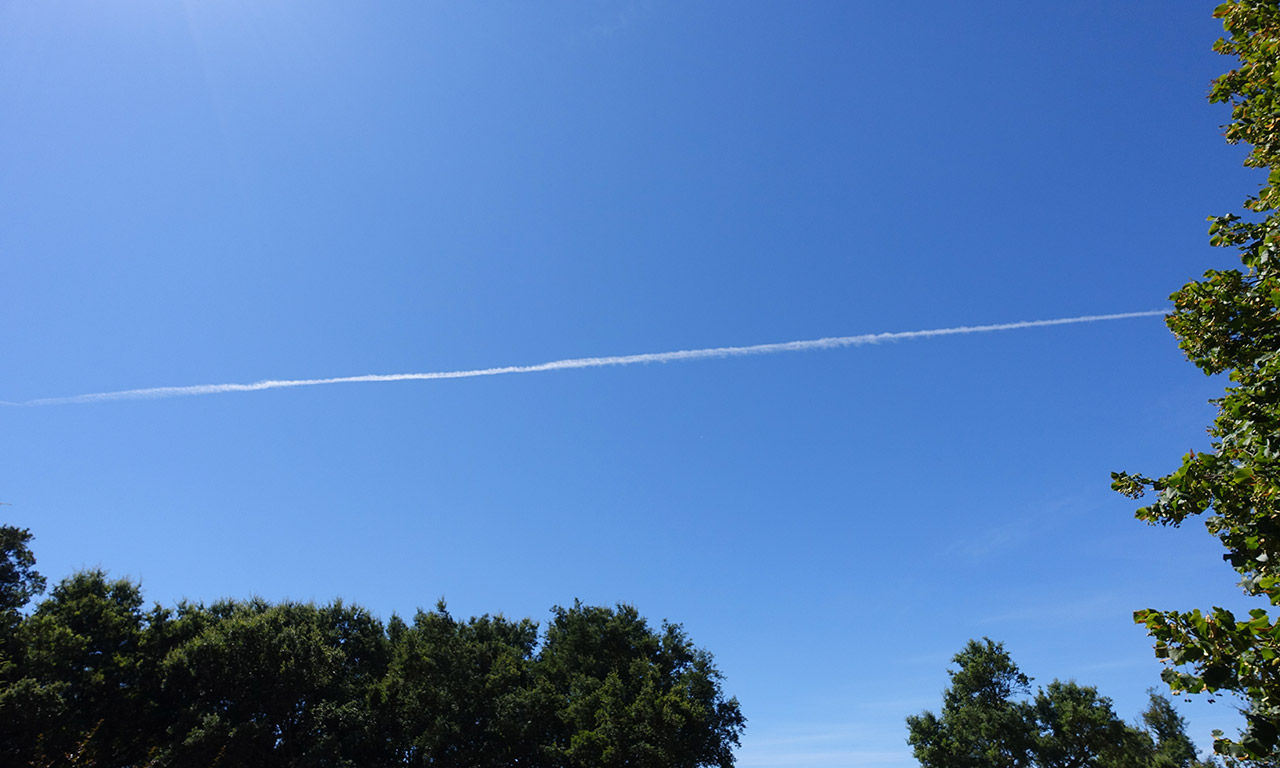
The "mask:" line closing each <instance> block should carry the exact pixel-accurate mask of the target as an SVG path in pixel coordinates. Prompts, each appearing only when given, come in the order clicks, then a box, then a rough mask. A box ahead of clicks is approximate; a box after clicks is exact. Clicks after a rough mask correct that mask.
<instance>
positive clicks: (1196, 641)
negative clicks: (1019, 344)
mask: <svg viewBox="0 0 1280 768" xmlns="http://www.w3.org/2000/svg"><path fill="white" fill-rule="evenodd" d="M1214 15H1215V16H1216V17H1218V18H1220V19H1222V22H1223V27H1224V29H1225V31H1226V35H1225V36H1224V37H1223V38H1222V39H1220V40H1218V42H1217V43H1216V44H1215V46H1214V50H1216V51H1218V52H1219V53H1221V54H1223V55H1228V56H1235V57H1236V58H1237V59H1238V61H1239V66H1238V67H1237V68H1236V69H1234V70H1232V71H1230V72H1228V73H1226V74H1225V75H1222V76H1221V77H1219V78H1218V79H1217V80H1215V81H1214V83H1213V85H1212V89H1211V91H1210V94H1209V100H1210V101H1211V102H1215V103H1226V104H1229V105H1230V106H1231V118H1232V119H1231V123H1230V124H1229V125H1227V126H1226V139H1227V141H1228V142H1230V143H1232V144H1235V143H1246V144H1249V145H1250V151H1249V154H1248V157H1247V159H1246V160H1245V165H1246V166H1249V167H1252V168H1260V169H1265V170H1268V171H1269V174H1268V176H1267V181H1266V183H1265V184H1263V185H1262V187H1261V189H1260V190H1259V191H1258V193H1257V194H1256V195H1254V196H1252V197H1250V198H1248V199H1247V200H1246V201H1245V202H1244V208H1245V211H1246V213H1245V216H1244V217H1241V216H1238V215H1235V214H1227V215H1224V216H1216V217H1213V218H1211V219H1210V222H1211V223H1210V226H1209V233H1210V243H1211V244H1213V245H1215V246H1220V247H1225V248H1234V249H1236V250H1237V251H1238V252H1239V258H1240V265H1241V266H1240V268H1236V269H1225V270H1209V271H1208V272H1206V273H1205V275H1204V277H1203V278H1202V279H1200V280H1197V281H1193V282H1191V283H1188V284H1187V285H1186V286H1184V287H1183V288H1182V289H1181V290H1179V291H1178V292H1177V293H1174V294H1173V296H1172V297H1171V298H1172V301H1173V305H1174V310H1173V312H1172V313H1171V314H1170V315H1169V317H1168V319H1167V322H1168V325H1169V328H1170V329H1171V330H1172V331H1173V332H1174V334H1175V335H1176V336H1177V338H1178V341H1179V345H1180V346H1181V348H1182V349H1183V351H1184V352H1185V353H1186V355H1187V357H1188V359H1190V360H1191V361H1192V362H1193V363H1194V364H1195V365H1196V366H1198V367H1199V368H1200V369H1201V370H1202V371H1204V372H1205V373H1206V374H1209V375H1213V374H1224V373H1225V374H1227V375H1228V377H1229V379H1230V381H1231V382H1232V383H1231V385H1230V386H1228V387H1227V389H1226V393H1225V395H1224V396H1223V397H1221V398H1218V399H1216V400H1214V401H1213V402H1214V403H1215V404H1216V406H1217V416H1216V418H1215V420H1214V424H1213V426H1212V427H1211V428H1210V430H1209V435H1210V437H1211V438H1212V445H1211V449H1210V450H1209V451H1206V452H1201V453H1197V452H1195V451H1191V452H1188V453H1187V454H1186V456H1184V457H1183V460H1182V465H1181V466H1180V467H1179V468H1178V469H1176V470H1174V471H1173V472H1171V473H1169V474H1168V475H1165V476H1164V477H1161V478H1157V479H1153V478H1150V477H1146V476H1143V475H1132V474H1128V473H1122V472H1121V473H1114V474H1113V476H1112V479H1113V481H1112V487H1113V488H1115V489H1116V490H1118V491H1120V492H1122V493H1125V494H1126V495H1129V496H1131V497H1134V498H1137V497H1140V496H1142V495H1143V493H1144V492H1145V491H1147V490H1150V491H1154V492H1155V500H1154V502H1153V503H1151V504H1150V505H1149V506H1145V507H1143V508H1141V509H1139V510H1138V511H1137V513H1136V514H1137V517H1138V518H1139V519H1141V520H1145V521H1147V522H1148V523H1152V524H1161V525H1174V526H1176V525H1179V524H1181V523H1182V522H1183V521H1185V520H1186V519H1187V518H1188V517H1191V516H1193V515H1200V514H1205V515H1206V518H1205V525H1206V527H1207V528H1208V529H1209V531H1210V532H1211V533H1213V534H1214V535H1215V536H1217V537H1218V539H1219V540H1221V542H1222V544H1223V546H1224V547H1225V548H1226V550H1227V553H1226V554H1225V555H1224V556H1223V557H1224V559H1225V560H1227V561H1228V562H1230V563H1231V565H1232V566H1233V567H1234V568H1235V569H1236V571H1237V572H1239V574H1240V576H1241V581H1240V586H1241V587H1242V588H1243V589H1244V591H1245V592H1246V593H1247V594H1250V595H1255V596H1258V597H1261V598H1265V599H1267V600H1268V601H1269V602H1270V604H1271V605H1277V604H1280V507H1278V505H1280V322H1277V321H1278V317H1277V310H1278V309H1280V215H1277V212H1276V209H1277V206H1278V205H1280V5H1278V3H1277V2H1276V0H1229V2H1226V3H1223V4H1222V5H1220V6H1218V8H1217V9H1216V10H1215V11H1214ZM1134 618H1135V620H1136V621H1137V622H1138V623H1140V624H1143V625H1145V627H1146V628H1147V631H1148V632H1149V633H1150V634H1151V635H1152V636H1153V637H1154V638H1155V639H1156V655H1157V657H1159V658H1161V659H1163V660H1165V661H1166V662H1167V663H1168V665H1169V666H1168V667H1166V669H1165V670H1164V672H1163V677H1164V679H1165V681H1166V682H1167V683H1168V684H1169V686H1170V688H1171V689H1172V690H1173V691H1175V692H1188V693H1201V692H1207V693H1210V694H1213V693H1216V692H1218V691H1232V692H1235V693H1238V694H1240V695H1242V696H1244V697H1245V698H1246V699H1247V701H1248V702H1249V710H1248V711H1247V712H1246V721H1247V722H1246V726H1245V729H1244V731H1243V732H1242V733H1241V735H1240V738H1239V739H1238V740H1229V739H1225V738H1220V739H1218V740H1217V741H1216V742H1215V744H1214V749H1215V751H1216V752H1218V753H1220V754H1223V755H1226V756H1229V757H1234V758H1260V757H1262V756H1264V755H1267V754H1270V753H1271V752H1272V751H1273V750H1275V749H1276V748H1277V746H1278V745H1280V621H1277V620H1276V619H1273V618H1272V616H1271V615H1270V614H1269V613H1268V612H1267V610H1266V609H1264V608H1256V609H1254V610H1251V611H1250V612H1249V616H1248V618H1240V617H1237V616H1235V615H1234V614H1233V613H1232V612H1231V611H1228V610H1225V609H1223V608H1214V609H1212V610H1211V611H1208V612H1207V613H1202V612H1201V611H1199V610H1193V611H1190V612H1180V611H1158V610H1143V611H1138V612H1137V613H1135V614H1134Z"/></svg>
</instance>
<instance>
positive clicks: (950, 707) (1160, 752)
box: [907, 638, 1201, 768]
mask: <svg viewBox="0 0 1280 768" xmlns="http://www.w3.org/2000/svg"><path fill="white" fill-rule="evenodd" d="M954 663H955V664H956V666H957V667H958V669H956V670H954V671H949V672H948V674H949V675H950V677H951V685H950V686H949V687H948V688H947V689H946V690H945V691H944V692H943V696H942V712H941V714H940V715H935V714H934V713H932V712H923V713H921V714H920V715H915V716H912V717H908V718H907V732H908V735H907V742H908V743H909V744H911V746H912V749H913V751H914V753H915V757H916V759H917V760H919V761H920V764H921V765H922V766H924V768H1197V767H1198V766H1200V765H1201V764H1200V763H1198V762H1197V761H1196V754H1195V747H1194V745H1192V744H1191V740H1190V739H1188V738H1187V735H1186V730H1185V726H1186V724H1185V722H1184V721H1183V720H1182V718H1180V717H1178V715H1177V712H1175V711H1174V709H1173V705H1172V704H1170V703H1169V701H1168V699H1165V698H1163V697H1161V696H1156V695H1154V694H1153V695H1152V696H1151V705H1150V707H1149V708H1148V709H1147V711H1145V712H1144V713H1143V714H1142V720H1143V722H1144V724H1145V725H1146V728H1139V727H1136V726H1131V725H1129V724H1127V723H1125V722H1124V721H1123V720H1121V719H1120V718H1119V717H1118V716H1116V713H1115V711H1114V710H1113V709H1112V706H1111V700H1110V699H1108V698H1107V697H1105V696H1100V695H1099V694H1098V691H1097V689H1096V688H1093V687H1090V686H1083V685H1079V684H1077V683H1075V682H1074V681H1068V682H1062V681H1059V680H1054V681H1053V682H1052V683H1050V684H1049V685H1048V686H1045V687H1044V688H1041V689H1040V690H1039V691H1037V693H1036V696H1035V698H1034V699H1032V700H1030V701H1027V700H1025V699H1024V698H1022V697H1024V696H1026V695H1027V694H1029V692H1030V686H1031V679H1030V678H1029V677H1027V676H1026V675H1025V674H1023V673H1022V671H1021V670H1019V669H1018V665H1017V664H1015V663H1014V662H1013V659H1012V658H1010V656H1009V654H1008V652H1006V651H1005V649H1004V646H1003V645H1001V644H1000V643H997V642H993V641H992V640H990V639H987V638H983V639H982V641H981V642H979V641H976V640H970V641H969V642H968V644H967V645H966V646H965V647H964V650H962V651H960V653H958V654H956V656H955V658H954Z"/></svg>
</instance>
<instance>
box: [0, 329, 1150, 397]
mask: <svg viewBox="0 0 1280 768" xmlns="http://www.w3.org/2000/svg"><path fill="white" fill-rule="evenodd" d="M1164 314H1166V312H1165V310H1161V309H1153V310H1149V311H1146V312H1124V313H1121V314H1115V315H1085V316H1083V317H1062V318H1057V319H1053V320H1025V321H1022V322H1017V323H999V324H996V325H967V326H960V327H958V328H934V329H931V330H926V331H899V332H896V333H867V334H863V335H860V336H831V337H828V338H824V339H807V340H804V341H784V342H780V343H775V344H753V345H751V346H747V347H710V348H707V349H683V350H678V351H675V352H649V353H646V354H640V355H612V356H609V357H575V358H570V359H568V360H553V361H551V362H549V363H537V364H535V365H507V366H503V367H501V368H478V369H475V370H469V371H433V372H429V373H386V374H367V375H364V376H337V377H334V378H329V379H283V380H275V379H269V380H267V381H256V382H254V383H252V384H195V385H192V386H186V387H146V388H144V389H125V390H120V391H118V392H95V393H91V394H86V395H71V396H69V397H45V398H40V399H37V400H27V401H25V402H20V403H11V402H6V401H0V404H3V405H8V406H37V405H74V404H78V403H102V402H107V401H110V400H155V399H159V398H165V397H185V396H189V395H218V394H222V393H224V392H258V391H260V390H264V389H282V388H285V387H314V386H318V385H321V384H361V383H368V382H384V381H431V380H435V379H470V378H475V377H477V376H503V375H506V374H508V373H540V372H542V371H562V370H567V369H570V368H604V367H606V366H613V365H635V364H636V363H674V362H678V361H681V360H702V359H705V358H716V357H746V356H748V355H772V354H775V353H778V352H802V351H805V350H810V349H836V348H840V347H859V346H862V345H864V344H879V343H880V342H884V341H904V340H907V339H924V338H930V337H933V336H956V335H959V334H964V333H992V332H994V331H1013V330H1017V329H1019V328H1042V327H1044V326H1048V325H1072V324H1075V323H1100V322H1105V321H1108V320H1126V319H1129V318H1134V317H1155V316H1156V315H1164Z"/></svg>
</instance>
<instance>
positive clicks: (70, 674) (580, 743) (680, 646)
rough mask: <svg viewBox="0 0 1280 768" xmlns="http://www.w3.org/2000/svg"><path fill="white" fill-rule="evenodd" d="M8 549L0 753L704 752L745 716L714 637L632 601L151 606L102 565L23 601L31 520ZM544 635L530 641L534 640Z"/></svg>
mask: <svg viewBox="0 0 1280 768" xmlns="http://www.w3.org/2000/svg"><path fill="white" fill-rule="evenodd" d="M19 533H20V535H18V536H15V537H14V538H13V539H12V540H11V541H13V542H14V543H13V544H12V545H11V546H10V547H9V549H7V550H5V553H6V554H5V557H6V558H8V559H7V560H6V561H4V562H5V563H17V564H18V565H19V566H20V567H18V568H12V569H10V570H8V571H0V574H17V575H16V576H6V577H5V578H7V579H8V580H7V581H5V582H4V584H5V585H7V586H6V589H8V590H9V591H8V592H7V593H6V594H7V595H9V596H10V603H9V604H10V605H13V606H16V607H15V608H13V611H14V614H13V615H14V622H15V623H14V626H13V629H12V632H11V633H10V635H9V639H10V641H11V642H10V651H11V652H12V653H11V654H10V655H9V656H6V657H5V660H6V663H5V665H4V666H0V765H24V766H29V767H30V768H53V766H59V767H61V766H92V767H93V768H135V767H136V766H142V765H146V766H151V767H152V768H164V767H165V766H183V768H187V767H188V766H190V767H191V768H213V766H232V765H236V766H239V765H243V766H251V767H253V768H275V767H277V766H279V767H280V768H306V766H317V767H319V766H337V767H338V768H341V767H342V766H360V768H392V767H393V766H395V767H397V768H413V767H414V766H432V767H433V768H510V767H511V766H525V767H527V768H587V767H588V766H590V768H596V767H597V766H601V767H602V768H607V767H608V766H627V767H628V768H648V767H650V766H652V767H653V768H657V767H658V766H662V767H663V768H666V767H667V766H672V767H673V768H700V767H701V766H718V767H719V768H728V767H729V766H732V765H733V762H734V759H733V752H732V750H733V747H735V746H737V744H738V737H739V734H740V733H741V731H742V727H743V722H744V720H743V717H742V714H741V712H740V711H739V709H738V702H737V701H736V700H735V699H732V698H729V699H726V698H725V697H724V695H723V693H722V691H721V689H720V673H719V671H718V670H716V668H715V666H714V665H713V664H712V660H711V655H710V654H709V653H707V652H706V651H703V650H701V649H699V648H697V647H696V646H694V645H693V644H692V643H691V642H690V641H689V639H688V637H687V636H686V635H685V634H684V632H683V630H681V628H680V627H679V626H678V625H674V624H667V623H665V622H664V623H663V625H662V627H661V629H660V630H655V629H653V628H651V627H650V626H649V625H648V623H647V622H646V621H645V620H644V619H643V618H642V617H641V616H640V615H639V614H638V613H637V612H636V610H635V609H634V608H632V607H630V606H618V607H617V609H611V608H599V607H592V606H585V605H582V604H581V603H577V602H575V603H574V606H573V607H572V608H569V609H563V608H556V609H554V614H553V619H552V621H551V623H550V625H549V626H548V628H547V631H546V634H545V636H541V637H540V635H539V632H538V625H537V624H536V623H534V622H533V621H531V620H529V619H522V620H519V621H510V620H507V619H505V618H503V617H502V616H496V617H494V616H488V615H485V616H481V617H479V618H472V619H470V620H468V621H459V620H457V619H454V618H453V617H452V616H451V615H449V612H448V611H447V610H446V608H445V606H444V603H443V601H442V602H441V603H440V604H439V605H438V606H437V607H436V609H435V610H434V611H431V612H424V611H419V612H418V613H417V615H416V616H415V617H414V622H413V625H412V626H410V625H408V624H406V623H405V622H404V621H402V620H401V619H399V618H398V617H396V616H392V618H391V621H390V622H388V623H387V624H385V625H384V624H383V623H382V622H381V621H379V620H378V619H377V618H375V617H373V616H372V615H371V614H369V612H368V611H366V610H364V609H363V608H360V607H358V606H354V605H349V604H345V603H343V602H340V601H339V602H334V603H331V604H329V605H315V604H311V603H291V602H283V603H278V604H272V603H268V602H267V601H264V600H259V599H254V600H248V601H236V600H223V601H219V602H215V603H213V604H211V605H207V606H206V605H204V604H199V603H189V602H183V603H180V604H179V605H177V606H176V607H173V608H165V607H162V606H159V605H156V606H153V607H151V608H150V609H145V608H144V607H143V601H142V592H141V589H140V587H139V586H138V585H137V584H136V583H134V582H132V581H129V580H127V579H114V580H113V579H109V578H108V577H107V575H106V574H105V573H104V572H102V571H100V570H91V571H84V572H81V573H77V574H74V575H72V576H71V577H69V578H67V579H64V580H63V581H62V582H60V583H59V584H58V585H57V586H55V587H54V589H53V591H52V593H51V594H50V596H49V597H48V598H47V599H46V600H44V601H43V602H41V603H40V604H39V605H38V606H37V607H36V609H35V611H34V612H32V613H30V614H29V615H23V614H22V613H21V612H20V611H19V610H18V608H20V607H21V606H22V605H23V604H24V602H25V600H26V599H28V598H29V597H30V595H32V594H34V593H35V592H36V591H38V590H37V589H36V587H37V582H36V579H37V578H38V575H36V574H35V573H34V571H33V570H31V567H32V565H33V564H34V558H33V557H31V555H30V551H29V550H28V549H27V548H26V542H27V541H28V540H29V539H30V535H29V534H28V533H27V532H25V531H21V532H19ZM540 641H541V642H540Z"/></svg>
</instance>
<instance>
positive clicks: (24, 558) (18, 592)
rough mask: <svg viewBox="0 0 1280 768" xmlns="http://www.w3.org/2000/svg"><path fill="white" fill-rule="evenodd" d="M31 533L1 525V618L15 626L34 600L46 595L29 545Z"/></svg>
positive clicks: (43, 583) (43, 582) (23, 529)
mask: <svg viewBox="0 0 1280 768" xmlns="http://www.w3.org/2000/svg"><path fill="white" fill-rule="evenodd" d="M31 538H32V537H31V531H29V530H27V529H26V528H15V527H13V526H12V525H0V616H3V617H4V620H5V621H6V622H12V621H13V620H14V618H15V617H16V614H17V613H18V611H20V610H22V608H23V606H25V605H26V604H27V603H28V602H30V601H31V598H33V597H35V596H36V595H38V594H40V593H41V592H43V591H44V585H45V581H44V577H43V576H41V575H40V574H39V573H38V572H37V571H36V558H35V555H33V554H32V553H31V548H30V547H28V546H27V545H28V544H29V543H30V542H31Z"/></svg>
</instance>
